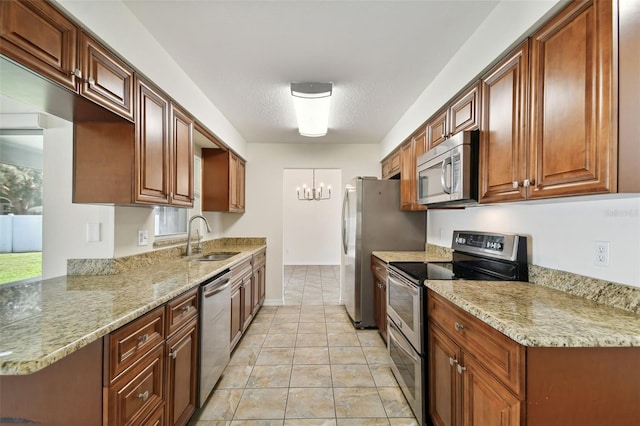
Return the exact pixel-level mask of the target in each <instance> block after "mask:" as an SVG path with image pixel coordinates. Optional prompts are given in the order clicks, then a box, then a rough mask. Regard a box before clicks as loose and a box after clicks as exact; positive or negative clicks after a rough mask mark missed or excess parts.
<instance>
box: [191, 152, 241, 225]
mask: <svg viewBox="0 0 640 426" xmlns="http://www.w3.org/2000/svg"><path fill="white" fill-rule="evenodd" d="M202 209H203V210H204V211H226V212H233V213H243V212H244V210H245V161H244V160H243V159H242V158H240V157H238V156H237V155H235V154H234V153H233V152H231V151H226V150H222V149H217V148H213V149H210V148H203V149H202Z"/></svg>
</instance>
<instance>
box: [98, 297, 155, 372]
mask: <svg viewBox="0 0 640 426" xmlns="http://www.w3.org/2000/svg"><path fill="white" fill-rule="evenodd" d="M163 340H164V306H160V307H158V308H156V309H154V310H153V311H151V312H149V313H147V314H145V315H144V316H142V317H140V318H138V319H137V320H135V321H132V322H130V323H129V324H127V325H125V326H124V327H122V328H120V329H118V330H116V331H114V332H113V333H111V334H110V335H109V379H110V380H113V379H115V378H116V376H118V375H119V374H120V373H122V372H123V371H124V370H125V369H126V368H127V367H129V366H130V365H131V364H133V363H134V362H136V360H138V359H140V358H141V357H143V356H144V355H145V354H146V353H148V352H149V351H150V350H151V349H152V348H154V347H155V346H156V345H157V344H158V343H160V342H162V341H163Z"/></svg>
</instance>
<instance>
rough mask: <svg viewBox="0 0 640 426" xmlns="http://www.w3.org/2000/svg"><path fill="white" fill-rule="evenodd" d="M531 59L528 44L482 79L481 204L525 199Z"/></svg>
mask: <svg viewBox="0 0 640 426" xmlns="http://www.w3.org/2000/svg"><path fill="white" fill-rule="evenodd" d="M528 59H529V43H528V41H525V42H524V43H523V44H522V45H520V46H519V47H517V48H516V49H515V50H514V51H513V52H511V53H510V54H509V55H508V56H507V57H506V58H505V59H503V60H502V61H501V62H500V63H499V64H498V65H496V66H495V67H494V68H493V69H492V70H491V71H489V73H488V74H487V75H485V76H484V77H483V78H482V103H483V106H482V124H481V129H482V131H481V132H480V160H479V161H480V165H479V174H480V176H479V179H480V184H479V195H478V197H479V201H480V202H496V201H507V200H524V199H525V198H526V191H525V190H526V188H524V187H523V186H522V185H519V184H518V182H523V181H524V179H525V178H526V171H527V166H526V118H527V114H526V111H527V78H528V70H529V65H528ZM514 183H515V187H514Z"/></svg>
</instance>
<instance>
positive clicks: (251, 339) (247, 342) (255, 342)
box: [237, 334, 267, 348]
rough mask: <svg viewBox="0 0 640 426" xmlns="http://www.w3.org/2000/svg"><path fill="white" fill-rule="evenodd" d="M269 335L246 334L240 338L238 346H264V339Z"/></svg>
mask: <svg viewBox="0 0 640 426" xmlns="http://www.w3.org/2000/svg"><path fill="white" fill-rule="evenodd" d="M266 337H267V335H266V334H249V335H247V334H245V335H244V336H242V338H241V339H240V342H239V343H238V346H237V347H238V348H259V347H260V346H262V343H263V342H264V339H265V338H266Z"/></svg>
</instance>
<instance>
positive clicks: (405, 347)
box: [389, 321, 419, 362]
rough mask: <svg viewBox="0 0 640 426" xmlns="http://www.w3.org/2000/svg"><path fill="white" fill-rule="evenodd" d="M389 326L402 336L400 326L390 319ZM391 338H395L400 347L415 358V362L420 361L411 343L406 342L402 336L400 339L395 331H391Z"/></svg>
mask: <svg viewBox="0 0 640 426" xmlns="http://www.w3.org/2000/svg"><path fill="white" fill-rule="evenodd" d="M389 328H390V329H392V330H393V331H395V334H397V335H399V336H402V332H401V331H400V330H398V327H397V326H396V325H395V324H394V322H393V321H389ZM389 339H390V340H393V341H394V342H395V343H396V344H397V345H398V346H399V347H400V349H402V350H403V352H405V353H406V354H407V355H408V356H409V357H410V358H411V359H412V360H413V362H418V361H419V359H418V357H417V356H416V355H415V352H416V351H415V350H414V349H413V348H412V347H411V345H408V344H407V343H405V342H404V341H403V340H404V339H402V337H400V338H399V339H398V338H396V337H395V336H394V333H393V332H391V333H389Z"/></svg>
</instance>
